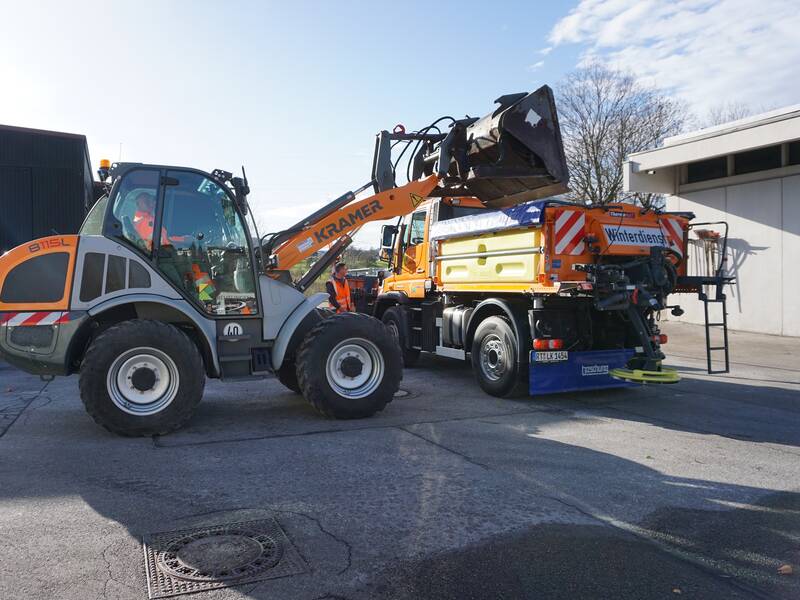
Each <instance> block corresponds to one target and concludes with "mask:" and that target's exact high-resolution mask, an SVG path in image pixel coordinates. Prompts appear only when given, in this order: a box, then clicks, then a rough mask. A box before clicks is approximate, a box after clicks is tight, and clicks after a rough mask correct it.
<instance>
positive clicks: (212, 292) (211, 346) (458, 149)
mask: <svg viewBox="0 0 800 600" xmlns="http://www.w3.org/2000/svg"><path fill="white" fill-rule="evenodd" d="M497 103H498V105H499V106H498V108H497V109H496V110H495V111H493V112H492V113H490V115H487V116H486V117H485V118H483V119H476V118H466V119H461V120H455V119H450V121H451V126H450V128H449V130H447V131H442V127H440V126H439V124H440V123H441V120H439V121H437V122H434V123H432V124H431V125H430V126H428V127H426V128H424V129H423V130H420V131H418V132H413V133H408V134H406V133H405V132H404V131H403V130H402V128H395V131H394V132H393V134H392V136H393V138H392V139H391V140H390V139H389V138H388V137H387V136H386V135H383V134H379V135H378V138H377V141H376V145H375V160H374V167H373V173H372V178H371V179H370V181H368V182H367V183H366V184H365V185H363V186H361V187H360V188H358V189H356V190H354V191H351V192H347V193H345V194H343V195H342V196H340V197H339V198H337V199H336V200H334V201H332V202H330V203H328V204H327V205H325V206H323V207H322V208H321V209H319V210H318V211H316V212H314V213H313V214H312V215H309V216H308V217H306V218H304V219H302V220H300V221H298V222H297V223H296V224H295V225H293V226H292V227H289V228H288V229H285V230H282V231H279V232H276V233H270V234H267V235H263V236H262V235H259V233H258V231H257V228H256V226H255V222H254V220H253V218H252V213H251V211H250V208H249V205H248V194H249V191H250V190H249V185H248V182H247V178H246V176H245V174H244V170H243V172H242V176H241V177H236V176H234V175H233V174H232V173H230V172H227V171H224V170H220V169H216V170H213V171H211V172H210V173H209V172H204V171H200V170H197V169H194V168H185V167H178V166H169V165H155V164H144V163H115V164H113V165H111V164H109V163H108V162H107V161H104V162H103V163H102V164H101V168H100V170H99V175H100V179H101V181H102V182H103V184H104V186H105V193H104V195H103V196H102V197H101V198H100V199H99V200H98V202H97V203H96V204H95V205H94V207H93V208H92V209H91V211H90V212H89V214H88V215H87V217H86V220H85V222H84V223H83V225H82V227H81V229H80V231H79V233H78V234H77V235H54V236H50V237H46V238H42V239H38V240H34V241H31V242H29V243H26V244H24V245H22V246H19V247H17V248H14V249H13V250H11V251H9V252H7V253H6V254H5V255H3V256H2V257H0V353H1V354H2V356H3V358H4V359H5V360H7V361H8V362H9V363H11V364H13V365H16V366H17V367H19V368H21V369H23V370H25V371H28V372H30V373H36V374H40V375H42V376H46V377H49V376H54V375H70V374H73V373H77V374H79V376H80V380H79V387H80V395H81V399H82V401H83V403H84V405H85V407H86V410H87V411H88V413H89V414H90V415H91V416H92V417H93V418H94V420H95V421H96V422H97V423H99V424H100V425H102V426H104V427H106V428H107V429H109V430H111V431H113V432H116V433H119V434H122V435H132V436H136V435H161V434H165V433H168V432H170V431H173V430H175V429H177V428H179V427H181V426H182V425H183V424H184V423H186V422H187V421H188V420H189V418H190V417H191V415H192V413H193V411H194V410H195V408H196V406H197V404H198V402H199V401H200V399H201V397H202V394H203V388H204V384H205V379H206V377H210V378H219V379H222V380H237V379H242V378H245V379H246V378H263V377H267V376H277V377H278V378H279V380H280V381H281V382H282V383H283V384H284V385H286V386H287V387H288V388H290V389H292V390H294V391H299V392H301V393H302V394H303V395H304V396H305V398H306V399H307V400H308V401H309V402H310V403H311V404H312V405H313V406H314V407H315V408H316V409H317V410H318V411H319V412H320V413H322V414H323V415H325V416H327V417H331V418H338V419H351V418H361V417H367V416H370V415H372V414H374V413H376V412H377V411H380V410H382V409H383V408H384V407H385V406H386V405H387V403H389V402H390V401H391V400H392V397H393V395H394V393H395V392H396V391H397V389H398V386H399V383H400V380H401V377H402V356H401V352H400V348H399V346H398V344H397V342H396V338H395V337H393V336H392V335H391V333H390V331H389V330H388V329H387V328H386V327H385V326H384V325H383V324H382V323H381V321H380V320H378V319H375V318H374V317H371V316H367V315H362V314H340V315H334V316H331V315H329V314H328V313H327V312H325V311H323V310H320V308H319V307H320V305H321V304H322V303H323V302H324V301H325V299H326V295H325V294H315V295H312V296H310V297H306V295H304V292H305V291H306V290H307V289H308V287H309V285H310V284H311V283H312V282H313V281H314V280H315V279H316V278H318V277H319V276H320V275H321V274H322V273H323V272H325V271H326V270H327V269H328V267H329V266H330V264H331V263H332V262H333V261H334V260H335V259H336V257H337V256H339V255H340V254H341V252H342V250H343V249H344V248H346V246H347V245H348V244H349V243H350V242H351V240H352V235H353V233H354V232H355V231H357V230H358V228H359V227H361V226H362V225H363V224H365V223H367V222H370V221H375V220H383V219H387V218H392V217H399V216H402V215H405V214H409V213H411V212H413V211H414V209H415V208H416V207H418V206H419V205H420V204H421V203H422V202H423V201H424V200H425V199H426V198H429V197H462V196H465V197H471V198H475V199H477V200H476V201H477V202H480V203H481V204H483V205H486V206H489V207H495V208H497V207H503V206H511V205H514V204H517V203H519V202H525V201H529V200H532V199H536V198H541V197H545V196H549V195H552V194H556V193H559V192H561V191H564V190H565V189H566V183H567V178H568V175H567V169H566V162H565V160H564V153H563V148H562V144H561V137H560V132H559V128H558V119H557V116H556V109H555V105H554V102H553V96H552V92H551V90H550V89H549V88H548V87H546V86H545V87H542V88H540V89H539V90H537V91H535V92H533V93H530V94H512V95H507V96H502V97H500V98H498V100H497ZM384 133H385V132H384ZM397 139H400V140H405V141H406V142H408V143H409V145H410V144H411V143H412V142H413V143H416V144H421V145H422V146H423V147H428V146H431V145H435V146H436V149H437V150H436V155H435V157H434V156H432V155H431V154H430V153H424V154H422V153H417V154H416V155H417V156H420V157H421V159H420V160H423V161H424V164H423V163H420V164H419V165H418V169H416V174H415V176H413V177H410V178H409V181H408V183H406V184H404V185H396V183H395V174H396V167H397V165H396V163H395V162H393V160H392V158H391V144H392V143H394V141H395V140H397ZM315 253H320V255H321V257H320V258H319V259H318V260H317V261H316V262H315V263H314V265H313V266H312V267H311V268H310V269H309V271H308V272H307V273H306V274H304V275H303V276H302V277H300V278H299V279H297V280H292V278H291V275H290V271H289V269H290V268H291V267H293V266H295V265H297V264H298V263H299V262H300V261H303V260H304V259H306V258H308V257H310V256H312V255H314V254H315Z"/></svg>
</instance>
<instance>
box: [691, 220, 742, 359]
mask: <svg viewBox="0 0 800 600" xmlns="http://www.w3.org/2000/svg"><path fill="white" fill-rule="evenodd" d="M698 225H724V226H725V235H724V237H723V239H722V249H721V251H720V254H719V256H720V258H719V264H718V265H717V267H716V269H714V274H713V276H709V277H700V278H697V279H700V280H701V281H699V282H698V283H700V285H699V286H698V288H697V297H698V298H699V299H700V301H701V302H702V303H703V314H704V316H705V319H704V323H705V332H706V365H707V370H708V373H709V374H710V375H716V374H721V373H729V372H730V366H731V363H730V348H729V345H728V307H727V304H726V300H727V296H726V295H725V292H724V291H723V288H724V286H725V285H726V284H728V283H730V282H731V281H733V277H727V276H726V275H725V263H726V261H727V250H728V223H726V222H725V221H714V222H709V223H692V224H691V225H690V228H694V227H697V226H698ZM704 286H709V287H711V286H713V287H714V295H713V297H709V294H707V293H706V290H705V287H704ZM709 304H718V305H720V308H721V309H722V320H721V321H718V322H712V321H710V317H709V308H708V305H709ZM717 327H721V328H722V346H712V345H711V331H712V328H717ZM713 352H724V355H725V368H724V369H722V370H716V371H715V370H714V369H713V367H712V360H711V355H712V353H713Z"/></svg>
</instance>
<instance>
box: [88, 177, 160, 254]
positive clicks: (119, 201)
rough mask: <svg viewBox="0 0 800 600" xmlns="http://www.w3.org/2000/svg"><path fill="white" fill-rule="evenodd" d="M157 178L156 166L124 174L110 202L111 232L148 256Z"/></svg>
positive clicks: (154, 210) (153, 219)
mask: <svg viewBox="0 0 800 600" xmlns="http://www.w3.org/2000/svg"><path fill="white" fill-rule="evenodd" d="M158 181H159V172H158V171H157V170H155V169H152V170H151V169H139V170H136V171H131V172H130V173H127V174H126V175H125V177H123V178H122V181H121V182H120V184H119V186H118V188H117V190H116V192H115V195H114V199H113V202H112V205H111V213H112V215H113V217H114V219H112V220H111V227H112V234H113V235H114V236H115V237H122V238H124V239H126V240H127V241H128V242H130V243H131V244H133V245H134V246H136V247H137V248H139V249H140V250H141V251H142V252H144V253H145V254H147V255H148V256H149V255H150V254H151V252H152V250H153V226H154V223H155V215H156V199H157V198H158ZM92 212H95V211H92Z"/></svg>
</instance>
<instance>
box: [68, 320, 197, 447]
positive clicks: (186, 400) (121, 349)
mask: <svg viewBox="0 0 800 600" xmlns="http://www.w3.org/2000/svg"><path fill="white" fill-rule="evenodd" d="M205 383H206V375H205V368H204V367H203V360H202V359H201V358H200V353H199V352H198V351H197V347H196V346H195V345H194V343H193V342H192V341H191V340H190V339H189V338H188V337H187V335H186V334H185V333H183V332H182V331H181V330H179V329H177V328H176V327H173V326H172V325H168V324H166V323H161V322H159V321H146V320H142V319H135V320H131V321H123V322H122V323H119V324H117V325H114V326H113V327H110V328H109V329H107V330H106V331H104V332H103V333H101V334H100V335H99V336H97V338H95V340H94V341H93V342H92V344H91V345H90V346H89V349H88V350H87V351H86V355H85V356H84V358H83V363H82V364H81V374H80V383H79V385H80V392H81V400H83V405H84V406H85V407H86V412H88V413H89V415H90V416H91V417H92V418H93V419H94V420H95V422H97V423H98V424H100V425H102V426H103V427H105V428H106V429H108V430H109V431H111V432H113V433H117V434H120V435H125V436H144V435H163V434H165V433H168V432H170V431H174V430H175V429H178V428H179V427H181V426H182V425H183V424H184V423H186V422H187V421H188V420H189V418H190V417H191V416H192V413H194V410H195V408H196V407H197V404H198V402H200V398H202V396H203V388H204V387H205Z"/></svg>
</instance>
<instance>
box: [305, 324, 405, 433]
mask: <svg viewBox="0 0 800 600" xmlns="http://www.w3.org/2000/svg"><path fill="white" fill-rule="evenodd" d="M297 377H298V380H299V382H300V389H301V390H302V391H303V395H304V396H305V397H306V400H308V401H309V402H310V403H311V404H312V405H313V406H314V407H315V408H316V409H317V410H318V411H319V412H321V413H322V414H323V415H325V416H326V417H332V418H335V419H360V418H363V417H369V416H371V415H373V414H375V413H376V412H379V411H381V410H383V408H384V407H385V406H386V405H387V404H388V403H389V402H391V401H392V397H393V396H394V393H395V392H396V391H397V389H398V388H399V387H400V380H401V379H402V378H403V365H402V358H401V356H400V348H399V347H398V345H397V343H396V342H395V341H394V339H393V338H392V336H391V334H390V333H389V332H388V331H387V329H386V327H384V326H383V324H382V323H381V322H380V321H378V320H377V319H375V318H373V317H370V316H367V315H362V314H356V313H343V314H339V315H335V316H333V317H330V318H328V319H325V320H323V321H322V322H320V323H318V324H317V325H316V326H314V328H313V329H312V330H311V331H310V332H308V335H306V337H305V339H304V340H303V343H302V344H301V345H300V350H299V351H298V353H297Z"/></svg>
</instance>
